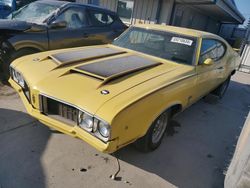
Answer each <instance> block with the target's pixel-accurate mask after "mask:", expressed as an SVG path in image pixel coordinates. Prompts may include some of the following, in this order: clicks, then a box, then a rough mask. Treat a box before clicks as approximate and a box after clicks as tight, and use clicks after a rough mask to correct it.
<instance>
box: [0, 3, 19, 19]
mask: <svg viewBox="0 0 250 188" xmlns="http://www.w3.org/2000/svg"><path fill="white" fill-rule="evenodd" d="M14 10H16V0H0V19H4V18H6V17H7V16H8V15H9V14H10V13H11V12H13V11H14Z"/></svg>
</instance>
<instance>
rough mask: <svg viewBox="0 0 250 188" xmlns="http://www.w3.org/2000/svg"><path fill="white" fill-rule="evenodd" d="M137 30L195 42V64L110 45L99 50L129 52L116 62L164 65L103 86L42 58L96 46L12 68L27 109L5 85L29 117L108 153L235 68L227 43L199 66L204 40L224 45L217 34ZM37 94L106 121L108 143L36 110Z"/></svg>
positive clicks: (197, 96) (26, 60) (156, 27)
mask: <svg viewBox="0 0 250 188" xmlns="http://www.w3.org/2000/svg"><path fill="white" fill-rule="evenodd" d="M137 27H142V28H147V29H154V30H163V31H169V32H175V33H181V34H185V35H188V36H193V37H197V38H198V47H197V52H196V53H197V54H196V57H197V58H196V59H197V60H196V65H195V66H189V65H183V64H178V63H175V62H172V61H167V60H164V59H161V58H157V57H153V56H150V55H146V54H143V53H139V52H135V51H132V50H128V49H123V48H120V47H116V46H113V45H103V46H108V47H111V48H115V49H122V50H126V51H127V53H124V54H120V55H116V56H115V57H116V58H117V57H124V56H129V55H135V54H136V55H139V56H143V57H144V58H149V59H152V60H154V61H157V62H161V63H162V65H159V66H156V67H153V68H150V69H147V70H143V71H140V72H136V73H133V74H130V75H128V76H125V77H122V78H120V79H116V80H114V81H111V82H109V83H106V84H103V85H102V84H101V82H102V81H101V80H98V79H95V78H92V77H89V76H85V75H81V74H68V72H69V70H71V69H74V68H75V65H72V66H65V67H59V68H57V69H55V68H56V67H57V66H58V65H57V63H55V62H54V61H53V60H52V59H49V58H46V57H48V56H50V55H53V54H55V53H59V52H60V53H61V52H67V51H70V50H75V49H82V50H84V49H86V48H100V45H99V46H91V47H81V48H72V49H63V50H56V51H49V52H43V53H38V54H34V55H30V56H25V57H22V58H20V59H17V60H15V61H14V62H13V63H12V65H11V66H12V67H13V68H15V69H16V70H18V71H19V72H20V73H21V74H22V75H23V76H24V78H25V80H26V82H27V83H28V85H29V87H30V93H31V96H32V99H33V100H32V101H33V102H31V104H30V103H29V102H28V100H27V99H26V97H25V95H24V94H23V92H22V90H21V88H20V86H19V85H18V84H16V83H15V82H14V81H13V80H12V79H10V80H9V82H10V84H11V85H12V87H13V88H15V89H16V91H17V92H18V93H19V95H20V96H21V99H22V101H23V102H24V105H25V107H26V109H27V111H28V113H29V114H30V115H32V116H33V117H35V118H37V119H38V120H39V121H41V122H42V123H44V124H45V125H47V126H49V127H52V128H55V129H57V130H59V131H61V132H63V133H65V134H68V135H71V136H74V137H78V138H80V139H82V140H84V141H86V142H87V143H89V144H90V145H92V146H93V147H95V148H96V149H98V150H100V151H102V152H109V153H110V152H114V151H116V150H117V149H119V148H121V147H123V146H125V145H127V144H129V143H131V142H133V141H135V140H136V139H138V138H140V137H142V136H143V135H145V134H146V132H147V130H148V128H149V127H150V125H151V124H152V122H153V121H154V120H155V119H156V118H157V117H158V116H159V115H160V114H161V113H162V112H163V111H165V110H166V109H168V108H170V107H172V106H174V105H181V107H182V109H181V110H184V109H185V108H186V107H188V106H190V105H191V104H193V103H194V102H196V101H197V100H199V99H200V98H201V97H203V96H204V95H206V94H208V93H209V92H210V91H211V90H213V89H214V88H216V87H217V86H218V85H219V84H221V83H222V82H223V81H224V80H226V78H227V77H228V76H229V75H230V74H231V73H232V71H233V70H235V69H236V67H237V66H238V63H239V62H238V60H239V57H238V55H237V53H236V52H234V51H233V49H232V48H231V47H230V46H229V45H228V44H227V43H226V44H227V48H228V50H227V53H226V55H225V56H224V57H223V59H221V60H220V61H221V62H220V63H219V64H218V63H214V64H212V65H198V57H199V52H200V48H201V42H202V38H207V37H209V38H215V39H218V40H221V41H224V40H223V39H221V38H220V37H218V36H216V35H213V34H209V33H206V32H201V31H195V30H190V29H184V28H177V27H171V26H162V25H138V26H137ZM37 58H39V59H40V60H41V61H35V59H37ZM112 58H114V57H113V56H111V57H105V58H102V60H107V59H112ZM99 60H100V59H98V60H91V61H88V62H84V64H86V63H93V62H96V61H99ZM221 65H223V67H224V69H225V72H224V73H221V72H219V71H218V69H217V68H218V66H221ZM78 66H79V64H78ZM102 90H108V91H109V92H110V93H109V94H108V95H102V94H101V91H102ZM39 94H46V95H48V96H51V97H53V98H56V99H58V100H61V101H65V102H67V103H69V104H73V105H75V106H77V107H78V108H80V109H84V110H85V111H87V112H89V113H90V114H92V115H94V116H96V117H99V118H101V119H103V120H105V121H106V122H107V123H109V124H110V125H111V140H112V141H109V142H107V143H104V142H102V141H100V140H99V139H98V138H96V137H94V136H92V135H91V134H89V133H87V132H86V131H84V130H82V129H81V128H79V127H78V126H77V125H76V126H74V127H72V126H68V125H67V124H66V123H63V122H60V121H58V120H55V119H53V118H51V117H48V116H45V115H43V114H42V113H40V111H39Z"/></svg>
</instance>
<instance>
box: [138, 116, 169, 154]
mask: <svg viewBox="0 0 250 188" xmlns="http://www.w3.org/2000/svg"><path fill="white" fill-rule="evenodd" d="M169 119H170V112H169V111H166V112H164V113H162V114H161V115H160V116H159V117H158V118H157V119H156V120H155V121H154V122H153V124H152V125H151V127H150V128H149V130H148V132H147V134H146V135H145V136H143V137H142V138H140V139H139V140H137V141H136V142H135V146H136V148H137V149H138V150H140V151H143V152H148V151H152V150H155V149H156V148H158V147H159V146H160V144H161V141H162V138H163V136H164V133H165V131H166V128H167V126H168V122H169Z"/></svg>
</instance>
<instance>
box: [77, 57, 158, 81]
mask: <svg viewBox="0 0 250 188" xmlns="http://www.w3.org/2000/svg"><path fill="white" fill-rule="evenodd" d="M160 64H162V63H160V62H156V61H153V60H150V59H146V58H143V57H140V56H136V55H131V56H125V57H120V58H113V59H109V60H104V61H97V62H95V63H90V64H86V65H82V66H79V67H76V68H75V70H78V71H79V72H82V73H84V74H87V75H89V76H91V77H96V78H98V79H102V80H103V83H102V84H101V85H104V84H105V83H107V82H109V81H111V80H115V79H118V78H120V77H123V76H126V75H129V74H132V73H134V72H137V71H140V70H144V69H147V68H151V67H154V66H158V65H160Z"/></svg>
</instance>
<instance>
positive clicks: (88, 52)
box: [43, 47, 126, 68]
mask: <svg viewBox="0 0 250 188" xmlns="http://www.w3.org/2000/svg"><path fill="white" fill-rule="evenodd" d="M123 53H126V51H122V50H118V49H114V48H109V47H99V48H95V47H92V48H85V49H79V50H74V51H67V52H62V53H57V54H53V55H50V56H48V57H47V58H50V59H53V60H54V62H55V63H56V64H57V67H56V68H60V67H63V66H66V65H72V64H75V63H79V62H80V63H83V61H90V60H95V59H99V58H104V57H109V56H113V55H119V54H123ZM47 58H46V59H47ZM43 60H44V59H43Z"/></svg>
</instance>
